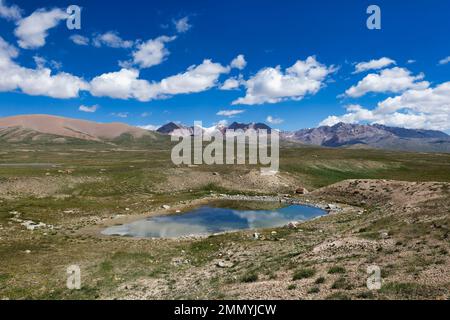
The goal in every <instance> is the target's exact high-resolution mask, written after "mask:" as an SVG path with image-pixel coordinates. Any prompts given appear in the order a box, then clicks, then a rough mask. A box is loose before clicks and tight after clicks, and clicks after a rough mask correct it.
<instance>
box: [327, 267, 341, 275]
mask: <svg viewBox="0 0 450 320" xmlns="http://www.w3.org/2000/svg"><path fill="white" fill-rule="evenodd" d="M328 273H329V274H336V273H340V274H343V273H345V268H344V267H341V266H333V267H331V268H330V269H328Z"/></svg>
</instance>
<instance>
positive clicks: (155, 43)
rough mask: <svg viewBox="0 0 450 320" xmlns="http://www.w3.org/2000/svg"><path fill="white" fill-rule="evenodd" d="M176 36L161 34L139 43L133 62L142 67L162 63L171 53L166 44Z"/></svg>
mask: <svg viewBox="0 0 450 320" xmlns="http://www.w3.org/2000/svg"><path fill="white" fill-rule="evenodd" d="M175 39H176V37H167V36H161V37H158V38H156V39H152V40H148V41H146V42H144V43H141V44H139V45H138V47H137V50H136V51H135V52H133V54H132V55H133V63H134V64H135V65H138V66H139V67H141V68H149V67H152V66H156V65H158V64H161V63H162V62H163V61H164V60H165V59H166V58H167V56H168V55H169V54H170V52H169V50H167V48H166V46H165V44H166V43H168V42H171V41H173V40H175Z"/></svg>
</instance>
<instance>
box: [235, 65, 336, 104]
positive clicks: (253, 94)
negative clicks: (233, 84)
mask: <svg viewBox="0 0 450 320" xmlns="http://www.w3.org/2000/svg"><path fill="white" fill-rule="evenodd" d="M335 70H336V69H335V68H334V66H330V67H327V66H325V65H323V64H321V63H319V62H318V61H317V60H316V58H315V57H308V58H307V59H306V60H305V61H302V60H298V61H297V62H296V63H295V64H294V65H293V66H291V67H290V68H287V69H286V70H285V71H283V70H281V67H280V66H277V67H275V68H264V69H262V70H260V71H258V73H257V74H256V75H255V76H253V77H251V78H250V79H249V80H247V81H245V82H244V85H245V87H246V89H247V92H246V95H245V97H242V98H239V99H237V100H235V101H234V102H233V104H234V105H236V104H247V105H255V104H263V103H277V102H280V101H284V100H301V99H303V97H304V96H305V95H307V94H316V93H317V92H318V91H319V90H320V89H321V88H322V87H323V86H324V80H325V79H326V78H327V76H328V75H329V74H331V73H333V72H334V71H335Z"/></svg>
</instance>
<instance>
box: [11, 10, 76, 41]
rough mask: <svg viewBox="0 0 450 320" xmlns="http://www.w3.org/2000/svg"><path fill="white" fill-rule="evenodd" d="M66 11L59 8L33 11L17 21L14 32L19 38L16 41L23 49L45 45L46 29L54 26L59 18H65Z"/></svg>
mask: <svg viewBox="0 0 450 320" xmlns="http://www.w3.org/2000/svg"><path fill="white" fill-rule="evenodd" d="M67 16H68V15H67V13H65V12H64V11H62V10H61V9H52V10H50V11H45V10H44V9H40V10H37V11H35V12H33V13H32V14H31V15H30V16H28V17H26V18H24V19H21V20H19V21H18V22H17V28H16V29H15V30H14V34H15V35H16V36H17V37H18V38H19V40H18V43H19V46H20V47H21V48H24V49H36V48H40V47H43V46H44V45H45V39H46V38H47V36H48V30H50V29H52V28H54V27H56V26H57V25H58V24H59V22H60V21H61V20H65V19H66V18H67Z"/></svg>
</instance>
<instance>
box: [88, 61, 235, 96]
mask: <svg viewBox="0 0 450 320" xmlns="http://www.w3.org/2000/svg"><path fill="white" fill-rule="evenodd" d="M227 72H229V68H227V67H223V66H222V65H221V64H219V63H214V62H212V61H211V60H204V61H203V63H202V64H200V65H198V66H195V65H194V66H191V67H189V68H188V69H187V71H186V72H184V73H179V74H176V75H174V76H170V77H167V78H165V79H163V80H161V81H159V82H152V83H150V82H149V81H147V80H142V79H139V70H136V69H126V68H123V69H121V70H120V71H117V72H111V73H105V74H102V75H100V76H98V77H96V78H94V79H93V80H92V81H91V83H90V87H91V94H92V95H94V96H97V97H110V98H117V99H137V100H139V101H150V100H153V99H164V98H168V97H170V96H173V95H177V94H185V93H196V92H201V91H205V90H207V89H210V88H212V87H214V86H215V85H217V80H218V78H219V76H220V75H221V74H223V73H227Z"/></svg>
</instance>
